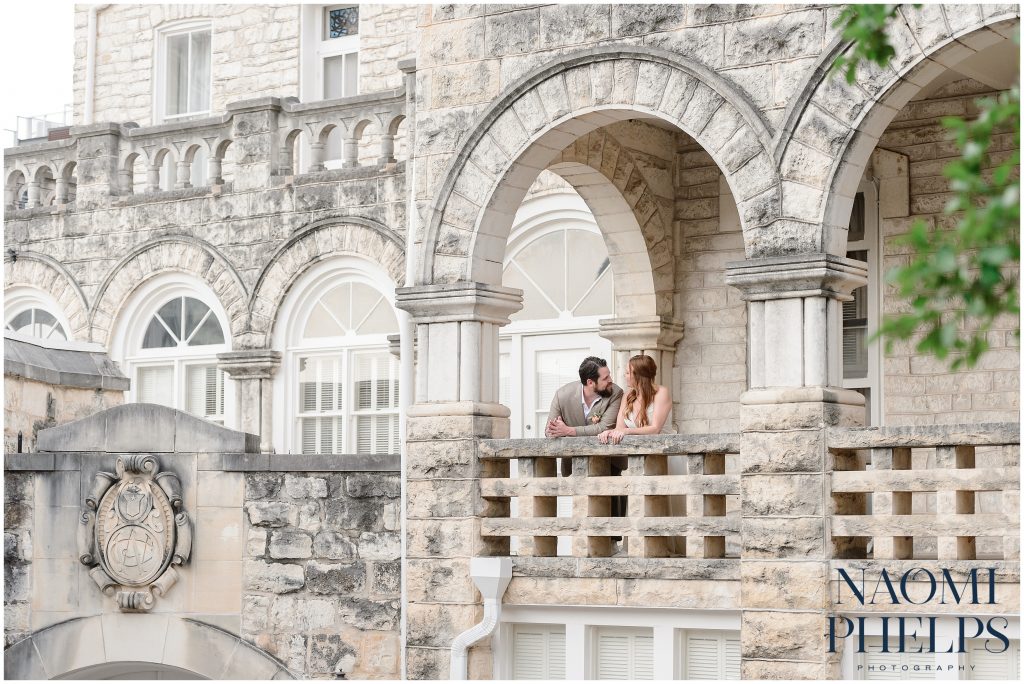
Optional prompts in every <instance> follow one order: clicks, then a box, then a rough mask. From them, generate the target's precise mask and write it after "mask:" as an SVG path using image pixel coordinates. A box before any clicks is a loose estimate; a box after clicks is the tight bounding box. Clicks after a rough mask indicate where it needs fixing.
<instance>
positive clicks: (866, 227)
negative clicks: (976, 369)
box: [841, 181, 882, 425]
mask: <svg viewBox="0 0 1024 684" xmlns="http://www.w3.org/2000/svg"><path fill="white" fill-rule="evenodd" d="M876 197H877V191H876V189H875V187H874V185H873V184H872V183H871V182H868V181H865V182H863V183H861V187H860V191H859V192H858V193H857V194H856V196H855V197H854V201H853V208H852V210H851V212H850V225H849V232H848V233H847V243H846V248H847V252H846V256H847V258H850V259H856V260H858V261H863V262H865V263H866V264H867V265H868V284H867V285H865V286H863V287H858V288H857V289H856V290H854V291H853V299H852V300H850V301H848V302H842V303H841V307H842V361H843V365H842V372H843V387H845V388H847V389H852V390H856V391H858V392H860V393H861V394H863V395H864V398H865V416H864V424H865V425H880V424H881V418H882V416H881V405H880V401H879V397H880V390H881V352H880V342H878V341H874V342H870V341H869V340H870V339H871V336H872V335H873V334H874V333H875V330H877V329H878V322H879V318H880V312H879V309H880V301H881V300H880V296H879V289H880V287H881V283H880V278H879V274H878V271H879V264H878V261H879V248H878V206H877V205H878V203H877V201H876V199H875V198H876Z"/></svg>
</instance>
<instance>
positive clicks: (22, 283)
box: [4, 252, 89, 340]
mask: <svg viewBox="0 0 1024 684" xmlns="http://www.w3.org/2000/svg"><path fill="white" fill-rule="evenodd" d="M13 287H27V288H32V289H35V290H41V291H43V292H45V293H47V294H49V295H50V296H51V297H53V298H54V299H55V300H56V301H57V303H58V304H60V305H61V307H63V309H64V315H65V316H67V318H68V320H69V321H70V322H71V326H72V328H71V331H70V332H71V334H72V336H73V337H74V338H75V339H78V340H85V339H88V337H89V302H88V300H86V298H85V293H84V292H83V291H82V288H81V286H80V285H79V284H78V281H77V280H75V277H74V276H73V275H72V274H71V272H70V271H68V270H67V268H65V267H64V266H63V265H62V264H61V263H60V262H58V261H57V260H55V259H53V258H52V257H49V256H46V255H45V254H39V253H36V252H18V253H17V256H16V258H15V259H14V261H13V262H11V261H7V262H6V263H5V264H4V290H8V289H10V288H13Z"/></svg>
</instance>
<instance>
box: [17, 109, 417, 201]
mask: <svg viewBox="0 0 1024 684" xmlns="http://www.w3.org/2000/svg"><path fill="white" fill-rule="evenodd" d="M408 107H409V104H408V98H407V97H406V91H405V89H399V90H389V91H385V92H382V93H370V94H366V95H358V96H354V97H348V98H341V99H336V100H325V101H321V102H312V103H301V102H299V101H298V100H297V99H296V98H291V97H290V98H284V99H281V98H277V97H264V98H257V99H253V100H245V101H241V102H235V103H231V104H229V105H228V106H227V111H226V112H224V113H221V114H217V115H214V116H209V117H203V118H192V119H180V120H176V121H173V122H169V123H161V124H158V125H155V126H145V127H140V126H139V125H137V124H136V123H134V122H127V123H123V124H115V123H99V124H91V125H86V126H73V127H72V128H71V131H70V137H69V138H67V139H64V140H54V141H45V142H37V143H30V144H25V145H20V146H17V147H12V148H9V149H6V150H5V151H4V152H5V154H4V206H5V208H7V209H8V210H24V209H34V208H37V207H47V206H60V205H64V204H69V203H71V202H74V201H75V200H76V199H77V200H78V201H82V200H85V201H86V202H88V203H95V202H99V203H103V202H104V201H105V199H104V198H109V197H117V196H125V195H132V194H139V193H156V192H168V191H174V190H183V189H187V188H191V187H193V186H196V187H208V188H211V189H213V188H216V187H217V186H224V185H225V184H227V183H231V182H232V181H234V184H235V185H236V186H237V187H236V189H253V188H261V187H269V186H271V185H272V184H274V180H273V178H274V177H285V178H286V179H287V180H286V182H288V183H292V182H297V179H296V178H295V176H296V174H297V172H298V171H299V170H300V169H299V161H300V158H301V160H302V170H304V171H308V172H309V173H317V172H321V171H324V170H325V169H326V168H327V167H326V166H325V162H327V161H328V160H329V159H331V158H333V157H338V158H339V159H340V161H339V163H338V164H335V165H333V166H334V167H338V166H340V167H341V168H343V169H345V168H355V167H358V166H360V163H361V160H362V162H363V163H367V160H368V159H373V160H374V161H375V163H376V164H381V165H386V164H394V163H397V161H398V158H397V156H396V150H397V149H399V148H403V147H404V146H403V141H402V140H401V136H402V135H404V132H403V131H402V130H400V128H401V126H402V122H403V121H405V119H406V117H407V115H408ZM336 138H340V145H338V147H339V148H340V149H339V150H337V151H336V152H332V151H331V150H330V149H329V142H330V141H333V140H335V139H336ZM303 139H304V140H305V142H304V143H303V144H301V145H300V141H302V140H303ZM396 141H397V142H396ZM218 192H219V190H218Z"/></svg>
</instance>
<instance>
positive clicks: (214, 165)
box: [206, 154, 224, 186]
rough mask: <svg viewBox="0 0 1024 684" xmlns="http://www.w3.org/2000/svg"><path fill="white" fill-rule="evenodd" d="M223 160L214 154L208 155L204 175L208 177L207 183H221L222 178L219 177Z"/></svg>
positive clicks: (222, 181) (222, 182)
mask: <svg viewBox="0 0 1024 684" xmlns="http://www.w3.org/2000/svg"><path fill="white" fill-rule="evenodd" d="M222 165H223V160H222V159H221V158H220V157H218V156H217V155H216V154H213V155H210V158H209V160H207V162H206V175H207V177H208V178H209V180H208V181H207V183H208V184H209V185H211V186H213V185H223V184H224V179H223V178H221V176H220V174H221V173H222Z"/></svg>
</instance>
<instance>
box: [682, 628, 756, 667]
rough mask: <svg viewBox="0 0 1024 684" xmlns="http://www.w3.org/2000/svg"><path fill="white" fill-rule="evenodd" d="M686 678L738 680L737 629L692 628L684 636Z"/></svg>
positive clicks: (683, 652)
mask: <svg viewBox="0 0 1024 684" xmlns="http://www.w3.org/2000/svg"><path fill="white" fill-rule="evenodd" d="M682 644H683V648H682V649H680V657H681V658H682V662H681V664H680V666H679V667H678V668H677V671H678V672H681V673H683V679H739V678H740V635H739V634H738V633H736V632H698V631H689V630H687V631H686V632H684V633H683V635H682Z"/></svg>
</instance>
